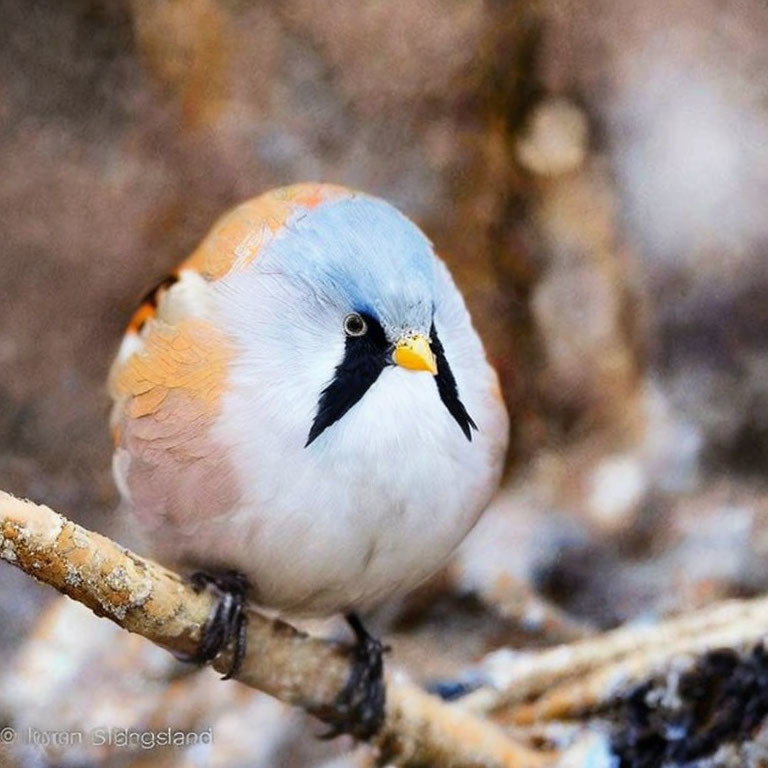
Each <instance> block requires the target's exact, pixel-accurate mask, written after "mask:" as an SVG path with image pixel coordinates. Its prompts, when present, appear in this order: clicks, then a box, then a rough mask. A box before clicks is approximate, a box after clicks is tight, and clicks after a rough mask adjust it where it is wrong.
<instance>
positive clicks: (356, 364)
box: [304, 314, 477, 448]
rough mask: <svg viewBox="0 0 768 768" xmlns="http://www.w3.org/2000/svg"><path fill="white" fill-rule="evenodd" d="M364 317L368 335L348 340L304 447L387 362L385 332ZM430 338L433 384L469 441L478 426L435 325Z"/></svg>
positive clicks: (338, 416)
mask: <svg viewBox="0 0 768 768" xmlns="http://www.w3.org/2000/svg"><path fill="white" fill-rule="evenodd" d="M363 318H364V319H365V322H366V323H367V324H368V332H367V333H366V334H365V335H364V336H348V337H347V340H346V343H345V345H344V358H343V359H342V361H341V363H339V365H337V366H336V370H335V372H334V375H333V380H332V381H331V383H330V384H329V385H328V386H327V387H326V388H325V389H324V390H323V391H322V392H321V393H320V400H319V402H318V406H317V414H316V415H315V419H314V421H313V422H312V428H311V429H310V430H309V436H308V437H307V442H306V443H305V445H304V447H305V448H306V447H307V446H308V445H310V444H311V443H312V442H313V441H314V440H316V439H317V438H318V437H319V436H320V435H321V434H322V433H323V432H324V431H325V430H326V429H328V427H330V426H331V425H332V424H335V423H336V422H337V421H339V419H341V418H342V417H343V416H344V415H345V414H346V413H347V411H349V410H350V409H351V408H352V407H353V406H354V405H355V404H357V403H358V402H359V401H360V400H361V399H362V397H363V396H364V395H365V393H366V392H367V391H368V390H369V389H370V388H371V387H372V386H373V384H374V383H375V382H376V380H377V379H378V378H379V376H380V375H381V372H382V371H383V370H384V368H385V366H387V365H388V364H389V363H390V352H391V348H390V344H389V342H388V341H387V338H386V335H385V334H384V329H383V328H382V327H381V325H380V324H379V323H378V321H376V320H375V319H374V318H373V317H371V316H370V315H367V314H364V315H363ZM430 335H431V340H430V345H431V347H432V353H433V354H434V356H435V359H436V361H437V375H436V376H435V383H436V385H437V391H438V394H439V395H440V400H442V402H443V405H445V407H446V409H447V410H448V413H450V414H451V416H453V418H454V419H455V421H456V423H457V424H458V425H459V427H460V428H461V431H462V432H463V433H464V435H465V436H466V438H467V440H469V441H471V440H472V430H473V429H475V430H476V429H477V425H476V424H475V422H474V421H473V420H472V417H471V416H470V415H469V414H468V413H467V409H466V408H465V407H464V404H463V403H462V402H461V399H460V398H459V391H458V388H457V386H456V379H455V378H454V376H453V372H452V371H451V367H450V365H448V360H447V358H446V356H445V350H444V349H443V345H442V343H441V341H440V339H439V337H438V335H437V330H436V329H435V326H434V323H433V324H432V329H431V332H430Z"/></svg>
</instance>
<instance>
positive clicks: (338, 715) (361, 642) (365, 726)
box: [320, 613, 389, 741]
mask: <svg viewBox="0 0 768 768" xmlns="http://www.w3.org/2000/svg"><path fill="white" fill-rule="evenodd" d="M345 618H346V620H347V623H348V624H349V626H350V627H351V628H352V631H353V632H354V633H355V639H356V642H355V646H354V649H353V655H352V669H351V671H350V674H349V679H348V680H347V683H346V685H345V686H344V688H343V689H342V691H341V692H340V693H339V695H338V696H337V697H336V700H335V702H334V704H333V708H332V711H331V713H330V715H328V714H326V716H325V718H324V719H325V720H326V722H329V723H330V725H331V728H330V730H329V731H328V732H327V733H324V734H322V736H320V738H321V739H333V738H335V737H336V736H340V735H341V734H344V733H346V734H349V735H350V736H353V737H354V738H356V739H359V740H361V741H366V740H368V739H370V738H372V737H373V736H375V735H376V734H377V733H378V732H379V730H380V729H381V726H382V725H383V723H384V703H385V698H386V691H385V685H384V658H383V657H384V654H385V653H386V652H387V651H389V647H387V646H384V645H382V644H381V642H380V641H379V640H377V639H376V638H375V637H372V636H371V635H370V634H368V631H367V630H366V628H365V627H364V626H363V623H362V622H361V621H360V619H359V617H358V616H357V614H354V613H350V614H347V615H346V616H345Z"/></svg>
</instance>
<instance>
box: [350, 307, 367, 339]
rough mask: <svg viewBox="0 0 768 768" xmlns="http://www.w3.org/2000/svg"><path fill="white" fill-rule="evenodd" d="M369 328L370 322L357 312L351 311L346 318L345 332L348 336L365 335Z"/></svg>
mask: <svg viewBox="0 0 768 768" xmlns="http://www.w3.org/2000/svg"><path fill="white" fill-rule="evenodd" d="M367 330H368V323H366V322H365V320H364V319H363V318H362V317H361V316H360V315H358V314H357V312H350V314H348V315H347V316H346V317H345V318H344V333H346V334H347V336H364V335H365V332H366V331H367Z"/></svg>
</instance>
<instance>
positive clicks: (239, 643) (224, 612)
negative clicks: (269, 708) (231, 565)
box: [186, 571, 248, 680]
mask: <svg viewBox="0 0 768 768" xmlns="http://www.w3.org/2000/svg"><path fill="white" fill-rule="evenodd" d="M190 583H191V584H192V587H193V588H194V589H195V591H197V592H202V590H204V589H207V588H211V587H213V589H214V590H215V591H216V592H217V593H218V594H219V596H220V597H219V600H218V602H217V603H216V607H215V608H214V611H213V613H212V614H211V616H210V618H209V619H208V621H206V622H205V626H204V627H203V636H202V639H201V641H200V647H199V648H198V651H197V653H196V654H195V655H194V656H192V657H190V658H188V659H186V661H191V662H193V663H196V664H201V665H202V664H207V663H208V662H209V661H213V659H215V658H216V657H217V656H218V655H219V653H221V651H222V650H224V649H225V648H226V647H227V646H228V645H229V644H230V643H231V642H234V651H233V655H232V665H231V666H230V668H229V670H228V671H227V673H226V674H225V675H224V676H223V677H222V678H221V679H222V680H229V679H230V678H231V677H234V676H235V675H236V674H237V673H238V672H239V671H240V666H241V665H242V663H243V657H244V656H245V629H246V620H247V617H246V613H245V603H246V600H245V595H246V593H247V591H248V581H247V580H246V578H245V577H244V576H243V575H242V574H241V573H237V572H236V571H224V572H222V573H208V572H206V571H197V572H196V573H193V574H192V576H191V577H190Z"/></svg>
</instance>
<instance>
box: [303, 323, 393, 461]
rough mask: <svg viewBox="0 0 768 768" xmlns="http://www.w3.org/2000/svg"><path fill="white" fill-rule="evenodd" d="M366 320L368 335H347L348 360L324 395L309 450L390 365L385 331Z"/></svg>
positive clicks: (310, 438)
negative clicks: (388, 364)
mask: <svg viewBox="0 0 768 768" xmlns="http://www.w3.org/2000/svg"><path fill="white" fill-rule="evenodd" d="M363 319H364V320H365V322H366V323H367V324H368V332H367V333H366V334H365V335H364V336H347V341H346V344H345V346H344V358H343V359H342V361H341V363H339V365H337V366H336V371H335V373H334V376H333V381H331V383H330V384H329V385H328V386H327V387H326V388H325V389H324V390H323V391H322V392H321V393H320V402H319V403H318V406H317V415H316V416H315V420H314V422H312V429H310V430H309V437H308V438H307V442H306V443H305V445H304V447H305V448H306V447H307V446H308V445H309V444H310V443H311V442H312V441H313V440H315V438H317V437H319V435H321V434H322V432H323V431H325V430H326V429H328V427H330V426H331V424H335V423H336V422H337V421H338V420H339V419H340V418H341V417H342V416H344V414H345V413H346V412H347V411H348V410H349V409H350V408H351V407H352V406H353V405H355V404H356V403H357V402H359V401H360V399H361V398H362V396H363V395H364V394H365V393H366V392H367V391H368V390H369V389H370V388H371V387H372V386H373V384H374V382H375V381H376V379H378V378H379V376H380V374H381V372H382V371H383V370H384V366H386V365H387V362H388V359H387V358H388V353H389V343H388V342H387V338H386V336H385V335H384V329H383V328H382V327H381V325H380V324H379V323H378V322H377V321H376V320H375V319H374V318H372V317H371V316H370V315H366V314H363Z"/></svg>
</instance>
